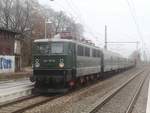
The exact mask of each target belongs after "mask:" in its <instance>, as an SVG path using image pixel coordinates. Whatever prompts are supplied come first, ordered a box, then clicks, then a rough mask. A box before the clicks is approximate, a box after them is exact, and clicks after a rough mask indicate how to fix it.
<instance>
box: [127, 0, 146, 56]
mask: <svg viewBox="0 0 150 113" xmlns="http://www.w3.org/2000/svg"><path fill="white" fill-rule="evenodd" d="M126 2H127V5H128V7H129V11H130V13H131V16H132V18H133V21H134V23H135V25H136V29H137V33H138V35H139V38H140V40H141V42H142V43H141V44H142V48H141V49H142V54H143V58H144V55H145V53H144V51H145V46H146V43H145V41H144V38H143V34H142V32H141V29H140V26H139V23H138V22H137V19H136V18H137V15H136V9H135V6H134V2H133V1H132V0H131V3H132V6H131V4H130V2H129V0H126Z"/></svg>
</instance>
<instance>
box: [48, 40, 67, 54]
mask: <svg viewBox="0 0 150 113" xmlns="http://www.w3.org/2000/svg"><path fill="white" fill-rule="evenodd" d="M51 53H52V54H57V53H64V46H63V43H51Z"/></svg>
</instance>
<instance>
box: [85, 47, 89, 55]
mask: <svg viewBox="0 0 150 113" xmlns="http://www.w3.org/2000/svg"><path fill="white" fill-rule="evenodd" d="M85 56H88V57H89V56H90V48H87V47H85Z"/></svg>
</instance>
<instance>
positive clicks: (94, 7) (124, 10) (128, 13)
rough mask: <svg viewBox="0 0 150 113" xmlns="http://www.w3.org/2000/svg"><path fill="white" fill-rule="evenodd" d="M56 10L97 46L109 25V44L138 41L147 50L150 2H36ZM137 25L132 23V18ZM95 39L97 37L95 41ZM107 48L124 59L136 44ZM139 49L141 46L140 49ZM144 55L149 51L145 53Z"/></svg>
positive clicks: (98, 0) (85, 0) (149, 47)
mask: <svg viewBox="0 0 150 113" xmlns="http://www.w3.org/2000/svg"><path fill="white" fill-rule="evenodd" d="M39 2H40V3H41V4H43V5H46V6H49V7H51V8H53V9H54V10H56V11H60V10H63V11H65V12H66V13H67V15H69V16H70V17H73V18H74V20H76V21H77V22H79V23H81V24H82V25H83V26H84V28H85V33H84V34H85V36H86V37H87V38H88V39H91V40H93V41H94V42H95V43H96V44H101V45H100V46H101V47H102V46H103V44H104V26H105V25H107V26H108V41H131V42H132V41H141V39H140V36H139V33H138V30H137V26H139V29H140V32H141V34H142V37H143V40H144V42H145V44H144V45H145V48H147V49H150V22H149V21H150V7H149V4H150V0H55V1H50V0H39ZM132 15H134V17H135V20H136V23H137V24H138V25H136V24H135V21H134V18H133V16H132ZM96 37H97V38H96ZM108 48H109V49H110V50H113V51H119V53H121V54H125V56H127V55H129V54H130V53H131V52H132V51H134V50H135V48H136V45H135V44H124V45H122V44H117V45H116V44H109V45H108ZM139 48H141V45H140V46H139ZM147 53H149V52H148V50H147Z"/></svg>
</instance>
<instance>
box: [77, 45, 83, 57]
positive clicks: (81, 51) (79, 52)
mask: <svg viewBox="0 0 150 113" xmlns="http://www.w3.org/2000/svg"><path fill="white" fill-rule="evenodd" d="M83 55H84V49H83V46H80V45H78V56H83Z"/></svg>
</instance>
